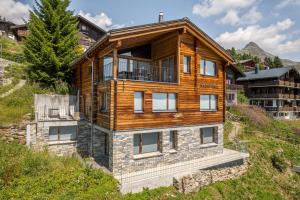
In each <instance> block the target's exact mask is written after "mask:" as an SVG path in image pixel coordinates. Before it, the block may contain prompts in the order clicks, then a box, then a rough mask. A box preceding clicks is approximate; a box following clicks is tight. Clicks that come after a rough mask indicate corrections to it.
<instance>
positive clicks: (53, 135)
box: [49, 126, 77, 141]
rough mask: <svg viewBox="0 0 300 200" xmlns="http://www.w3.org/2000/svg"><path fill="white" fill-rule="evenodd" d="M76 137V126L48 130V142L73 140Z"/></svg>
mask: <svg viewBox="0 0 300 200" xmlns="http://www.w3.org/2000/svg"><path fill="white" fill-rule="evenodd" d="M76 135H77V126H56V127H50V128H49V140H50V141H64V140H74V139H75V138H76Z"/></svg>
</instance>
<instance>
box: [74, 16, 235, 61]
mask: <svg viewBox="0 0 300 200" xmlns="http://www.w3.org/2000/svg"><path fill="white" fill-rule="evenodd" d="M176 30H183V31H187V32H189V33H191V34H192V35H193V36H195V37H196V38H197V39H199V40H201V41H202V42H203V43H204V44H205V45H207V46H208V47H209V48H211V49H212V50H213V51H214V52H215V53H217V54H218V55H219V56H220V57H221V58H223V59H224V60H225V61H226V62H227V63H228V64H232V63H233V62H234V60H233V59H232V57H231V56H230V55H229V54H228V53H227V52H226V50H225V49H224V48H223V47H221V46H220V45H219V44H218V43H217V42H215V41H214V40H213V39H212V38H211V37H209V36H208V35H207V34H206V33H204V32H203V31H202V30H201V29H200V28H198V27H197V26H196V25H195V24H193V23H192V22H191V21H190V20H189V19H188V18H183V19H179V20H172V21H165V22H159V23H152V24H145V25H140V26H132V27H127V28H121V29H113V30H111V31H109V32H107V33H106V35H104V36H103V37H102V38H100V39H99V40H98V41H97V42H96V43H95V44H94V45H93V46H91V47H90V48H89V49H88V50H87V51H86V52H85V53H84V55H82V56H80V57H79V58H78V59H76V60H74V62H73V63H72V64H71V65H72V66H73V65H76V64H78V63H79V62H82V59H84V58H86V57H87V56H90V55H91V54H93V51H94V50H96V49H97V48H99V46H100V45H101V44H102V43H103V42H104V41H108V42H109V43H111V42H118V41H121V40H125V39H130V38H137V37H141V36H146V35H151V34H158V33H160V34H164V33H167V32H172V31H176Z"/></svg>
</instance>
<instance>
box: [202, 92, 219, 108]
mask: <svg viewBox="0 0 300 200" xmlns="http://www.w3.org/2000/svg"><path fill="white" fill-rule="evenodd" d="M201 96H209V108H201ZM212 96H214V97H215V108H212V101H211V100H212ZM217 110H218V96H217V95H215V94H201V95H200V111H217Z"/></svg>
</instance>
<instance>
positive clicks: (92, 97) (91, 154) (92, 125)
mask: <svg viewBox="0 0 300 200" xmlns="http://www.w3.org/2000/svg"><path fill="white" fill-rule="evenodd" d="M85 57H86V59H88V60H89V61H90V62H91V63H92V75H91V84H92V85H91V116H90V117H91V118H90V119H91V149H90V156H91V157H92V156H93V154H94V153H93V135H94V134H93V132H94V124H93V110H94V108H93V101H94V58H92V59H91V58H89V57H88V55H87V54H85Z"/></svg>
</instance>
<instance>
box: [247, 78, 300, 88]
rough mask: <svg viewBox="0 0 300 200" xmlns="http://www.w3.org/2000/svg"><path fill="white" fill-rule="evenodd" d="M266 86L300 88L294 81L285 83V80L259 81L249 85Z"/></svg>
mask: <svg viewBox="0 0 300 200" xmlns="http://www.w3.org/2000/svg"><path fill="white" fill-rule="evenodd" d="M264 86H286V87H295V88H299V87H300V83H295V82H294V81H283V80H270V81H257V82H255V83H251V84H249V86H248V87H249V88H251V87H264Z"/></svg>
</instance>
